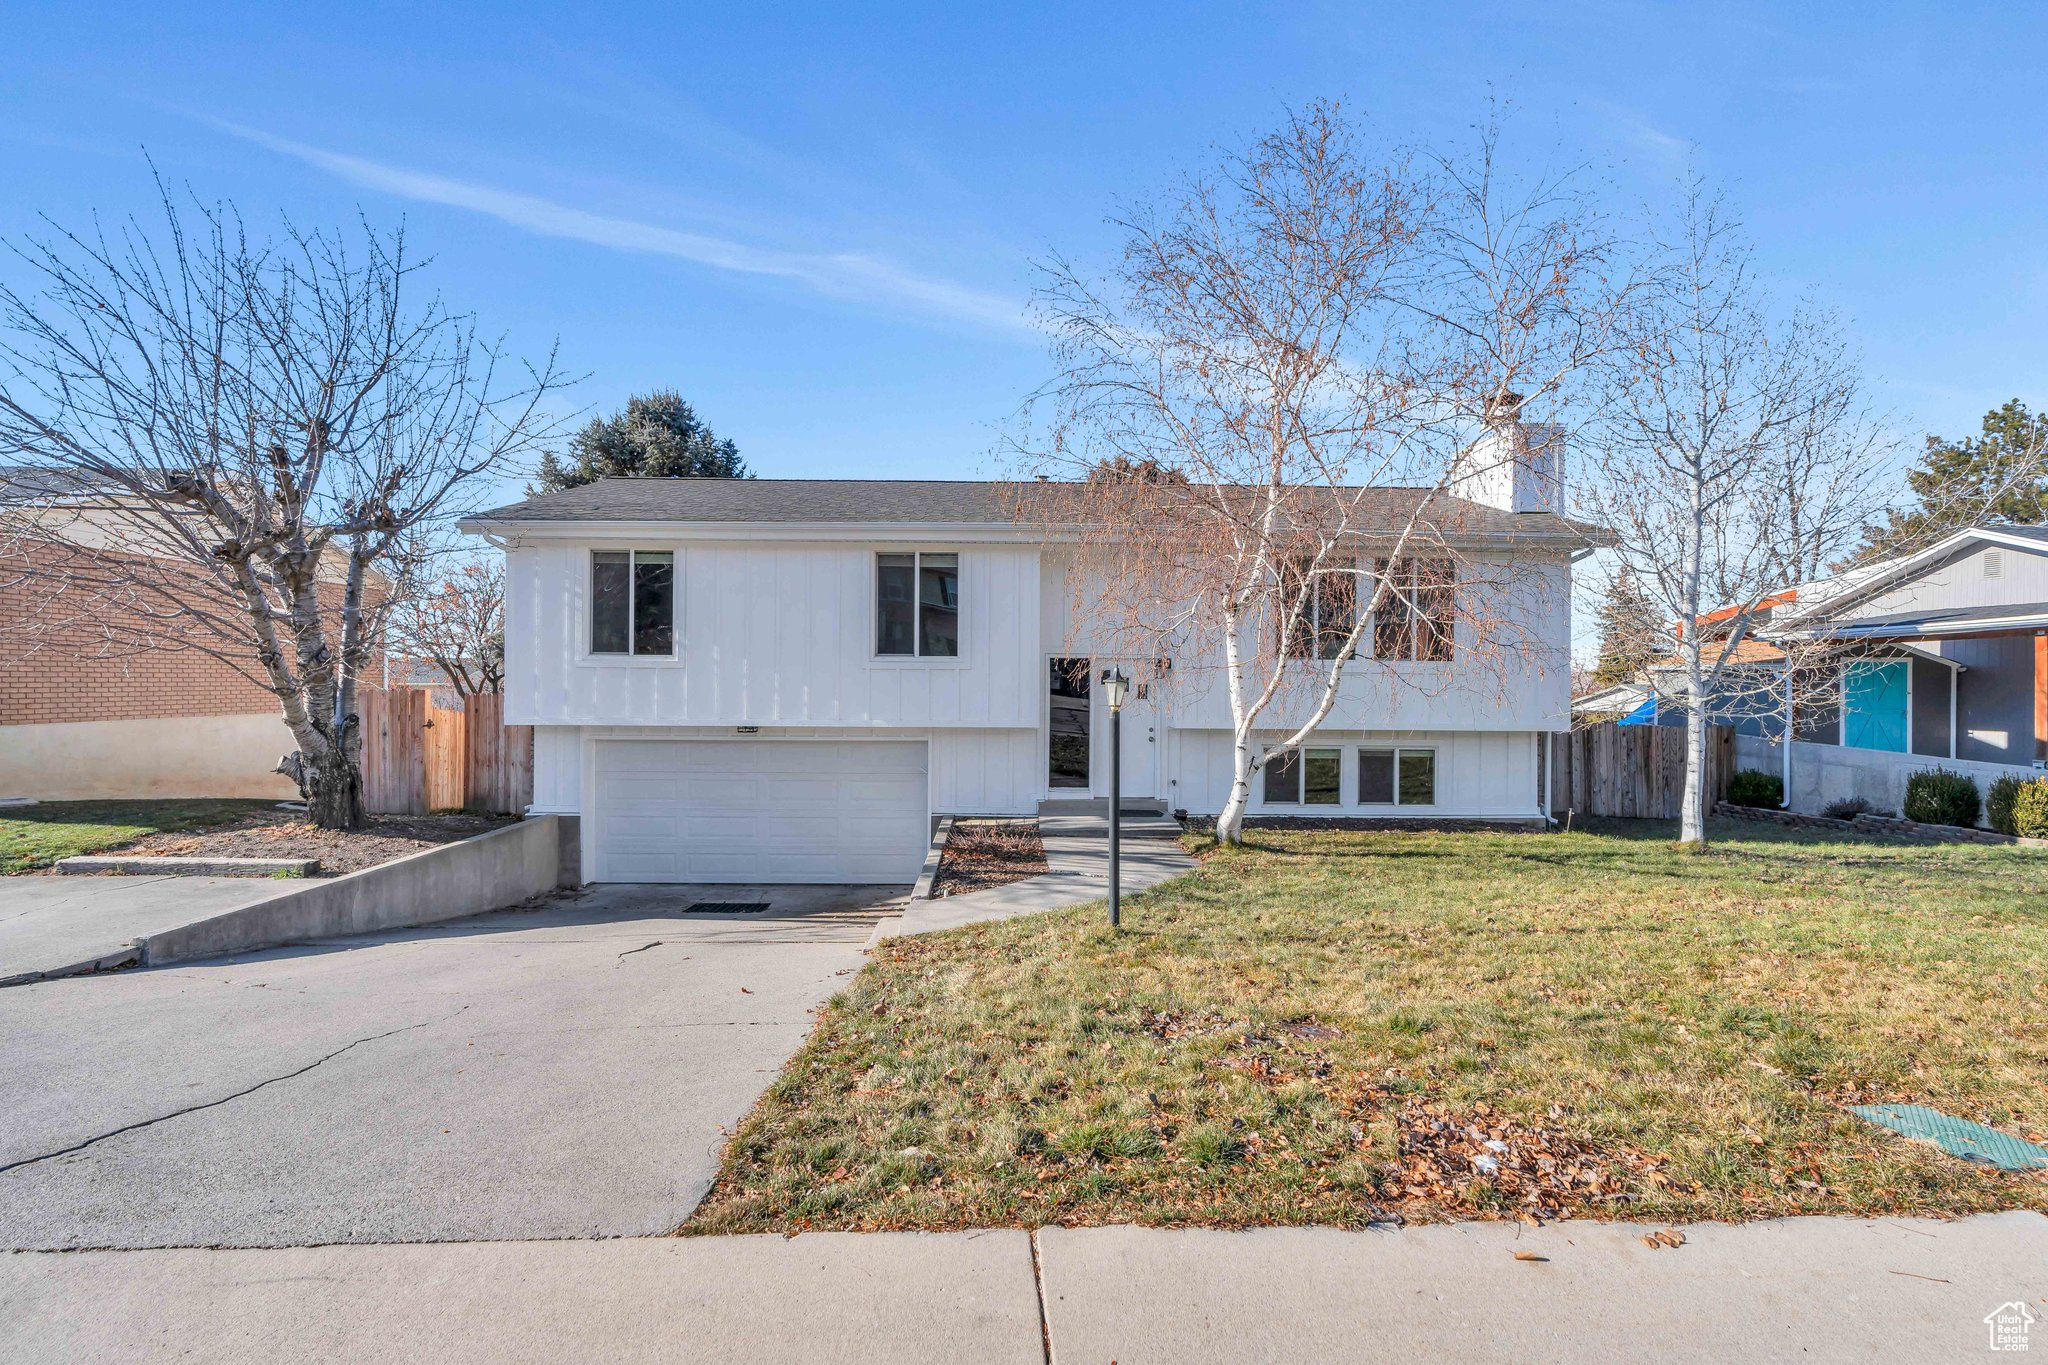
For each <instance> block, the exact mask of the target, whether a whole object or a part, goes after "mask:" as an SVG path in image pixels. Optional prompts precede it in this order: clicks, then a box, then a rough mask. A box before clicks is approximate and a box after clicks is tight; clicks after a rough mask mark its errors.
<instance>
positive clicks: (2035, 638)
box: [1574, 526, 2048, 812]
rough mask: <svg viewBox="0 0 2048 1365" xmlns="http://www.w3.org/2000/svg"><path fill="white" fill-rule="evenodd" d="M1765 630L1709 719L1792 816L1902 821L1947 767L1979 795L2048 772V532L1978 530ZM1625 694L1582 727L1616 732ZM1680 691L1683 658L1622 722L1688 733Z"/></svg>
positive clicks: (1588, 715)
mask: <svg viewBox="0 0 2048 1365" xmlns="http://www.w3.org/2000/svg"><path fill="white" fill-rule="evenodd" d="M1710 619H1711V618H1710ZM1753 619H1755V621H1756V626H1755V634H1754V635H1753V636H1752V637H1751V638H1750V639H1747V640H1744V641H1743V642H1742V643H1741V645H1740V646H1739V647H1738V652H1737V654H1736V656H1735V659H1734V660H1733V662H1732V669H1731V673H1730V682H1729V683H1728V684H1727V686H1726V687H1725V689H1724V692H1723V694H1722V695H1720V696H1718V697H1717V698H1716V699H1715V700H1714V701H1712V702H1711V703H1709V707H1708V719H1709V720H1710V721H1712V722H1714V723H1715V724H1721V725H1730V726H1733V727H1734V729H1735V731H1736V736H1737V739H1736V751H1737V761H1738V762H1739V763H1740V764H1741V766H1743V767H1745V768H1761V769H1764V770H1766V771H1769V772H1777V773H1780V774H1782V775H1783V776H1784V777H1785V779H1786V783H1785V789H1786V792H1787V794H1788V800H1787V804H1788V805H1789V806H1790V807H1791V808H1792V809H1794V810H1801V811H1809V812H1811V811H1817V810H1818V809H1820V808H1821V807H1822V806H1825V805H1827V804H1828V803H1829V802H1832V801H1836V800H1839V799H1842V798H1844V797H1856V796H1860V797H1862V798H1863V799H1864V800H1866V801H1869V802H1870V803H1871V804H1872V805H1873V806H1875V807H1877V808H1878V809H1881V810H1891V811H1896V810H1898V809H1899V808H1900V806H1901V804H1902V803H1903V799H1904V793H1905V783H1906V779H1907V778H1908V777H1909V776H1911V775H1912V774H1913V773H1914V772H1917V771H1920V770H1923V769H1926V768H1930V767H1935V766H1941V767H1946V768H1949V769H1952V770H1955V771H1960V772H1964V773H1968V774H1969V775H1971V776H1972V777H1974V778H1976V779H1977V783H1978V786H1979V788H1980V789H1983V788H1988V787H1989V785H1990V783H1991V782H1992V781H1993V780H1995V779H1996V778H1998V777H1999V776H2001V775H2003V774H2005V773H2010V772H2015V771H2017V772H2021V773H2023V774H2025V775H2028V776H2031V775H2034V774H2035V773H2036V772H2038V771H2039V770H2040V769H2042V768H2044V767H2048V527H2041V526H1975V527H1971V528H1970V529H1968V530H1965V531H1959V532H1957V533H1956V534H1954V535H1952V536H1949V537H1948V538H1946V539H1944V540H1942V541H1941V542H1940V543H1938V544H1936V545H1933V546H1930V547H1929V548H1928V549H1926V550H1924V551H1922V552H1920V553H1918V554H1914V555H1906V556H1902V557H1900V558H1897V559H1891V560H1885V561H1882V562H1879V563H1876V564H1866V565H1861V566H1859V567H1857V568H1855V569H1853V570H1850V571H1848V572H1846V573H1844V574H1842V575H1840V576H1839V577H1836V578H1832V579H1826V580H1823V581H1820V582H1816V583H1806V584H1801V585H1799V586H1798V587H1796V588H1793V589H1788V590H1787V591H1785V592H1784V593H1782V594H1774V595H1773V599H1772V605H1771V606H1770V607H1769V608H1768V610H1767V611H1766V612H1764V613H1760V614H1758V616H1757V617H1755V618H1753ZM1788 648H1791V650H1792V654H1793V656H1794V657H1795V658H1796V659H1797V670H1798V671H1797V674H1796V675H1795V678H1794V679H1792V680H1790V681H1791V682H1792V684H1793V685H1791V686H1787V685H1786V683H1787V681H1788V680H1787V679H1786V678H1785V671H1786V668H1787V666H1788V665H1787V649H1788ZM1610 694H1611V695H1613V696H1615V697H1619V695H1620V689H1609V690H1608V692H1607V693H1598V694H1593V695H1591V696H1588V697H1585V698H1581V699H1580V700H1579V702H1577V703H1575V704H1574V715H1575V717H1577V718H1578V720H1579V722H1580V723H1590V722H1592V721H1595V720H1597V719H1601V718H1602V716H1601V715H1600V714H1599V711H1598V708H1596V707H1594V706H1593V705H1592V703H1593V702H1594V701H1595V700H1596V699H1605V698H1608V697H1609V696H1610ZM1681 694H1682V688H1681V687H1680V685H1679V681H1678V675H1677V672H1676V668H1675V661H1667V662H1665V663H1664V664H1660V665H1658V666H1655V667H1653V668H1652V670H1651V676H1650V686H1649V687H1648V688H1647V689H1645V690H1644V693H1643V694H1642V695H1641V696H1640V698H1638V699H1633V700H1631V704H1630V707H1629V708H1628V709H1627V711H1626V714H1624V715H1623V716H1622V717H1621V719H1620V722H1619V723H1620V724H1623V725H1667V726H1674V725H1675V726H1682V725H1684V724H1685V723H1686V708H1685V706H1684V704H1683V702H1682V700H1680V697H1681ZM1622 709H1624V708H1623V707H1621V706H1619V705H1610V706H1609V708H1608V710H1609V713H1610V714H1611V713H1612V711H1616V710H1622ZM1788 729H1789V730H1791V732H1792V737H1793V743H1792V744H1790V745H1789V746H1788V745H1787V744H1785V742H1784V735H1785V733H1786V731H1787V730H1788Z"/></svg>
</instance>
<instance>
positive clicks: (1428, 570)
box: [1372, 558, 1458, 663]
mask: <svg viewBox="0 0 2048 1365" xmlns="http://www.w3.org/2000/svg"><path fill="white" fill-rule="evenodd" d="M1375 567H1376V569H1377V572H1378V573H1379V575H1380V576H1381V577H1382V578H1384V579H1386V581H1387V593H1386V596H1385V597H1384V598H1383V599H1382V600H1381V602H1380V607H1379V610H1378V611H1377V612H1376V613H1374V615H1373V631H1372V645H1373V657H1374V658H1377V659H1382V660H1388V661H1405V660H1409V659H1420V660H1423V661H1424V662H1427V663H1447V662H1449V661H1450V659H1451V656H1452V638H1453V631H1454V628H1455V626H1456V624H1457V592H1456V588H1457V581H1458V566H1457V565H1456V564H1455V563H1454V562H1453V561H1451V560H1448V559H1423V560H1416V559H1406V558H1403V559H1381V560H1377V561H1375Z"/></svg>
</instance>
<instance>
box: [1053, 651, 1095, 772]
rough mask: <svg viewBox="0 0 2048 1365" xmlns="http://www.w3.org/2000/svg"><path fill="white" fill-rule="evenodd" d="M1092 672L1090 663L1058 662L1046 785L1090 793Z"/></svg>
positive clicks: (1054, 670)
mask: <svg viewBox="0 0 2048 1365" xmlns="http://www.w3.org/2000/svg"><path fill="white" fill-rule="evenodd" d="M1088 675H1089V668H1088V660H1086V659H1054V660H1053V661H1052V690H1051V694H1050V696H1049V698H1048V699H1047V709H1046V727H1045V731H1046V734H1045V750H1046V752H1045V768H1046V771H1045V782H1046V785H1047V786H1048V787H1053V788H1065V787H1071V788H1078V789H1079V790H1082V791H1086V790H1087V789H1088V734H1089V730H1090V728H1091V727H1090V724H1089V715H1088V707H1089V700H1088V692H1089V676H1088Z"/></svg>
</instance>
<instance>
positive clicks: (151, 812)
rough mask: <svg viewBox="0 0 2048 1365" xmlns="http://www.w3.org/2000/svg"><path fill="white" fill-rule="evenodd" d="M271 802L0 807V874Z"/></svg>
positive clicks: (227, 818)
mask: <svg viewBox="0 0 2048 1365" xmlns="http://www.w3.org/2000/svg"><path fill="white" fill-rule="evenodd" d="M275 805H276V803H275V802H272V801H202V800H192V801H44V802H41V803H39V804H37V805H33V806H9V807H4V808H0V876H13V875H14V874H16V873H21V872H35V871H39V870H40V869H42V868H46V867H52V866H55V865H56V863H57V860H58V859H60V858H69V857H72V856H73V855H75V854H81V853H100V852H103V851H105V850H107V849H110V848H121V847H123V846H125V845H127V844H132V843H134V842H135V841H136V840H137V839H140V838H143V837H145V836H146V835H151V834H157V833H162V832H166V831H184V830H194V829H207V828H211V827H213V826H216V825H225V824H229V823H232V822H233V821H236V820H239V819H242V818H244V817H246V816H248V815H250V814H252V813H254V812H257V811H266V810H270V809H272V808H273V807H274V806H275Z"/></svg>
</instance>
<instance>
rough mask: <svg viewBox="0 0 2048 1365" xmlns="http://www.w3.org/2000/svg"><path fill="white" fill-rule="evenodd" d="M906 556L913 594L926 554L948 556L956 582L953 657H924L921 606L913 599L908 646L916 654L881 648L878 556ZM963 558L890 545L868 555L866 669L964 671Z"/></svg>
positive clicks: (946, 552) (954, 553) (945, 551)
mask: <svg viewBox="0 0 2048 1365" xmlns="http://www.w3.org/2000/svg"><path fill="white" fill-rule="evenodd" d="M883 555H909V556H910V557H911V564H910V582H911V585H912V589H913V592H914V591H915V588H916V586H917V584H918V583H919V582H920V581H921V575H922V573H923V570H924V557H925V556H926V555H952V556H953V557H954V566H953V571H954V572H955V573H956V574H958V575H959V581H960V589H959V591H960V641H959V652H958V653H957V654H926V653H923V652H922V651H923V649H924V619H923V617H922V615H921V614H919V612H918V610H917V609H918V608H919V607H920V606H921V605H922V604H921V603H920V602H919V601H918V600H917V598H916V597H915V596H913V597H912V598H911V602H910V605H911V608H912V615H911V630H910V636H911V647H912V648H913V649H915V650H917V651H919V652H917V653H914V654H884V653H882V651H881V645H882V556H883ZM967 615H968V613H967V556H966V555H964V554H962V553H960V551H959V550H958V549H948V548H945V547H942V546H937V545H930V546H922V545H921V546H917V547H915V548H910V549H899V548H896V547H894V546H891V547H888V548H879V547H878V548H877V549H875V550H874V551H873V552H871V553H870V554H869V555H868V651H869V653H868V667H869V668H965V667H967Z"/></svg>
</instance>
